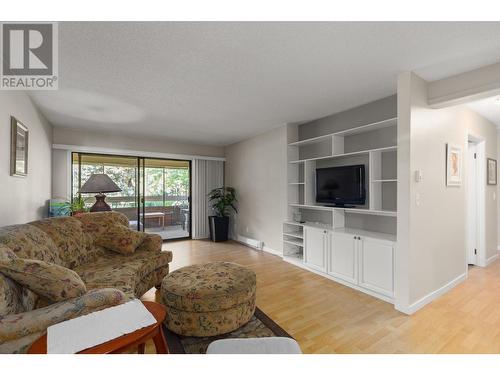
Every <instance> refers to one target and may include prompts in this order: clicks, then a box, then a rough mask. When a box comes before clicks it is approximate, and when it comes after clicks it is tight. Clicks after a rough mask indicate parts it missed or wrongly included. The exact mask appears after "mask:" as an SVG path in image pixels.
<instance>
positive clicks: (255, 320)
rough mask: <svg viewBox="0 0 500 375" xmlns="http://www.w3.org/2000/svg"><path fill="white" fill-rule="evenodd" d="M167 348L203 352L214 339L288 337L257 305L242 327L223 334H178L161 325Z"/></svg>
mask: <svg viewBox="0 0 500 375" xmlns="http://www.w3.org/2000/svg"><path fill="white" fill-rule="evenodd" d="M163 330H164V332H165V338H166V339H167V345H168V350H169V352H170V353H171V354H205V353H206V351H207V348H208V345H209V344H210V343H211V342H212V341H215V340H220V339H234V338H249V337H290V338H293V337H292V336H290V335H289V334H288V333H287V332H286V331H285V330H284V329H283V328H281V327H280V326H279V325H278V324H277V323H275V322H274V321H273V320H272V319H271V318H270V317H268V316H267V315H266V314H264V313H263V312H262V311H261V310H260V309H259V308H258V307H256V308H255V313H254V315H253V316H252V319H250V321H249V322H248V323H247V324H245V325H244V326H243V327H241V328H239V329H237V330H236V331H233V332H230V333H226V334H225V335H218V336H210V337H187V336H180V335H177V334H176V333H174V332H172V331H169V330H168V329H167V328H165V326H163Z"/></svg>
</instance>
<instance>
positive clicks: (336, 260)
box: [328, 233, 358, 284]
mask: <svg viewBox="0 0 500 375" xmlns="http://www.w3.org/2000/svg"><path fill="white" fill-rule="evenodd" d="M357 238H358V237H357V236H354V235H352V234H345V233H331V234H330V241H329V245H330V251H329V253H330V256H329V259H328V273H329V274H330V275H332V276H335V277H338V278H339V279H342V280H345V281H348V282H350V283H353V284H357V283H358V269H357V268H358V267H357V259H356V258H357V251H356V249H357V243H358V240H357Z"/></svg>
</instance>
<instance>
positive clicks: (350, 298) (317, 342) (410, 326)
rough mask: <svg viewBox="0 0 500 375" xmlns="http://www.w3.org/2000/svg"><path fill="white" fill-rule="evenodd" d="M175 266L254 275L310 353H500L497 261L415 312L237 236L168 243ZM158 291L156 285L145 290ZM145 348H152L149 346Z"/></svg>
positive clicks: (263, 303) (260, 294) (266, 304)
mask: <svg viewBox="0 0 500 375" xmlns="http://www.w3.org/2000/svg"><path fill="white" fill-rule="evenodd" d="M164 249H169V250H171V251H172V252H173V254H174V258H173V262H172V263H171V271H174V270H176V269H178V268H180V267H183V266H186V265H189V264H194V263H203V262H209V261H215V260H224V261H231V262H236V263H239V264H241V265H244V266H246V267H249V268H251V269H252V270H254V271H255V272H256V274H257V305H258V306H259V308H260V309H262V310H263V311H264V312H265V313H266V314H267V315H269V316H270V317H271V318H272V319H273V320H275V321H276V322H277V323H278V324H279V325H281V326H282V327H283V328H284V329H285V330H286V331H287V332H288V333H290V334H291V335H292V336H293V337H294V338H295V339H296V340H297V341H298V342H299V344H300V346H301V348H302V350H303V351H304V352H305V353H500V288H499V287H500V260H497V261H496V262H494V263H492V264H491V265H489V266H488V267H487V268H479V267H474V268H472V269H471V270H470V272H469V278H468V279H467V281H465V282H464V283H462V284H460V285H459V286H457V287H456V288H454V289H453V290H451V291H450V292H448V293H447V294H445V295H444V296H442V297H440V298H439V299H438V300H436V301H434V302H433V303H431V304H429V305H427V306H426V307H424V308H423V309H421V310H420V311H418V312H417V313H416V314H414V315H412V316H407V315H404V314H402V313H400V312H398V311H396V310H395V309H394V307H393V306H392V305H391V304H389V303H386V302H383V301H380V300H378V299H376V298H373V297H370V296H368V295H365V294H363V293H361V292H357V291H355V290H353V289H350V288H348V287H345V286H343V285H340V284H338V283H335V282H334V281H331V280H329V279H326V278H323V277H321V276H318V275H315V274H313V273H311V272H308V271H306V270H303V269H301V268H298V267H295V266H293V265H291V264H288V263H286V262H284V261H283V260H281V258H279V257H277V256H274V255H270V254H267V253H264V252H260V251H256V250H252V249H250V248H248V247H245V246H242V245H240V244H238V243H235V242H227V243H212V242H209V241H181V242H170V243H167V244H165V245H164ZM157 298H158V295H157V292H156V290H155V289H154V288H153V289H151V290H150V291H149V292H148V293H146V294H145V295H144V297H143V299H145V300H155V299H157ZM147 351H148V352H154V349H153V347H152V346H151V345H148V348H147Z"/></svg>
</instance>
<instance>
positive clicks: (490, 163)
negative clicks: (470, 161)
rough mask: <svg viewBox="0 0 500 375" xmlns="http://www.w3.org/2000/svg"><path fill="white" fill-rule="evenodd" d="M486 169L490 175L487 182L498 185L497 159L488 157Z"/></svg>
mask: <svg viewBox="0 0 500 375" xmlns="http://www.w3.org/2000/svg"><path fill="white" fill-rule="evenodd" d="M486 171H487V174H488V177H487V179H486V182H487V184H488V185H496V184H497V161H496V160H495V159H491V158H487V159H486Z"/></svg>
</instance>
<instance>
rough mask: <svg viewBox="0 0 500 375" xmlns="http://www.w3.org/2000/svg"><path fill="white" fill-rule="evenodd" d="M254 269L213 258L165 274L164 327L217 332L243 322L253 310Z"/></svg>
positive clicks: (182, 331)
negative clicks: (206, 261)
mask: <svg viewBox="0 0 500 375" xmlns="http://www.w3.org/2000/svg"><path fill="white" fill-rule="evenodd" d="M255 290H256V277H255V272H253V271H251V270H249V269H247V268H245V267H242V266H240V265H238V264H235V263H228V262H213V263H206V264H196V265H192V266H188V267H184V268H181V269H179V270H177V271H174V272H172V273H171V274H169V275H167V276H165V278H164V279H163V282H162V284H161V298H162V301H163V303H164V304H165V306H167V318H166V319H165V324H166V326H167V328H168V329H169V330H171V331H173V332H175V333H177V334H179V335H183V336H199V337H206V336H216V335H220V334H223V333H228V332H231V331H234V330H235V329H238V328H239V327H241V326H242V325H244V324H246V323H247V322H248V321H249V320H250V318H251V317H252V315H253V313H254V311H255Z"/></svg>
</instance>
